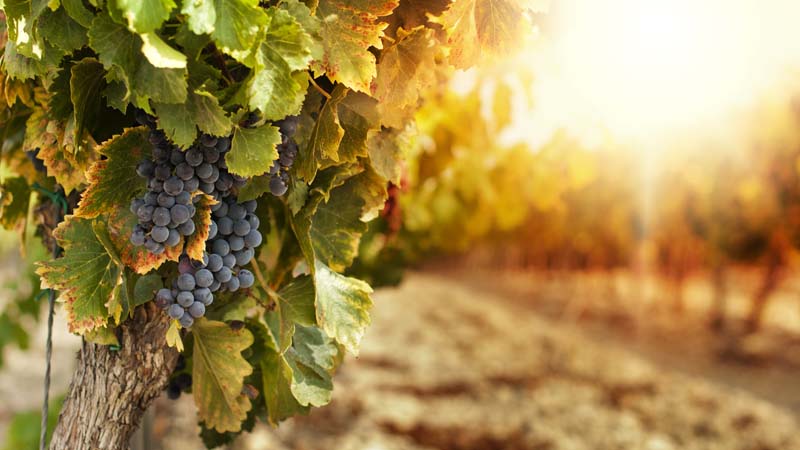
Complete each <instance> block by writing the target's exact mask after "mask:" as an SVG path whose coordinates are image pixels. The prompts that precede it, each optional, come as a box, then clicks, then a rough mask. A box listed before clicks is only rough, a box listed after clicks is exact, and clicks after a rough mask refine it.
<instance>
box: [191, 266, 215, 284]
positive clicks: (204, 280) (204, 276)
mask: <svg viewBox="0 0 800 450" xmlns="http://www.w3.org/2000/svg"><path fill="white" fill-rule="evenodd" d="M194 279H195V281H196V282H197V285H198V286H200V287H203V288H206V287H209V286H211V283H213V282H214V275H213V274H212V273H211V271H210V270H208V269H200V270H198V271H197V272H196V273H195V274H194Z"/></svg>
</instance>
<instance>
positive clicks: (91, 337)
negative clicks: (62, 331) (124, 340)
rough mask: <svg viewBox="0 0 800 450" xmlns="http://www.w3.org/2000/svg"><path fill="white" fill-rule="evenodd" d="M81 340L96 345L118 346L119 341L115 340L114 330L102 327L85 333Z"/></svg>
mask: <svg viewBox="0 0 800 450" xmlns="http://www.w3.org/2000/svg"><path fill="white" fill-rule="evenodd" d="M83 338H84V339H85V340H86V341H87V342H91V343H92V344H97V345H119V339H117V335H116V334H115V333H114V329H111V328H108V326H103V327H100V328H95V329H94V330H91V331H87V332H86V333H85V334H84V335H83Z"/></svg>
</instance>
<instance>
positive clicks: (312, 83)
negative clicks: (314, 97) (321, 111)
mask: <svg viewBox="0 0 800 450" xmlns="http://www.w3.org/2000/svg"><path fill="white" fill-rule="evenodd" d="M308 81H310V82H311V85H312V86H314V88H315V89H316V90H317V91H319V93H320V94H322V95H324V96H325V98H327V99H328V100H330V99H331V94H328V93H327V92H325V89H322V88H321V87H319V85H318V84H317V82H316V81H314V77H312V76H311V75H310V74H309V75H308Z"/></svg>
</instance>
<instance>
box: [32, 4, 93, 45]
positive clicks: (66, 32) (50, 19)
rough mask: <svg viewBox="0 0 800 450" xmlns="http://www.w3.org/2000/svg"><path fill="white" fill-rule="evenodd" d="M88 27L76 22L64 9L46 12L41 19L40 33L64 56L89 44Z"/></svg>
mask: <svg viewBox="0 0 800 450" xmlns="http://www.w3.org/2000/svg"><path fill="white" fill-rule="evenodd" d="M86 31H87V29H86V27H84V26H83V25H81V24H80V23H78V22H76V21H75V20H74V19H73V18H72V17H70V15H69V14H68V13H67V11H66V10H65V9H64V8H58V9H57V10H55V11H51V10H50V9H48V10H46V11H45V12H44V14H42V16H41V17H40V18H39V33H40V34H41V35H42V36H43V37H44V38H45V39H47V41H49V42H50V43H51V44H52V45H53V46H55V47H58V49H59V50H61V51H62V52H63V53H64V54H68V53H72V51H73V50H76V49H79V48H81V47H83V46H85V45H87V44H88V43H89V40H88V39H87V37H86Z"/></svg>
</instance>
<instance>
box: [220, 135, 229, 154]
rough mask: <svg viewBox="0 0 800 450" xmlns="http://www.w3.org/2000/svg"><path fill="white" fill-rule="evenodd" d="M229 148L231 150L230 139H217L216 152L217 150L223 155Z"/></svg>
mask: <svg viewBox="0 0 800 450" xmlns="http://www.w3.org/2000/svg"><path fill="white" fill-rule="evenodd" d="M230 148H231V138H229V137H227V136H226V137H222V138H219V139H217V150H219V152H220V153H225V152H227V151H228V149H230Z"/></svg>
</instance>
